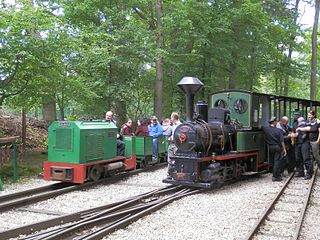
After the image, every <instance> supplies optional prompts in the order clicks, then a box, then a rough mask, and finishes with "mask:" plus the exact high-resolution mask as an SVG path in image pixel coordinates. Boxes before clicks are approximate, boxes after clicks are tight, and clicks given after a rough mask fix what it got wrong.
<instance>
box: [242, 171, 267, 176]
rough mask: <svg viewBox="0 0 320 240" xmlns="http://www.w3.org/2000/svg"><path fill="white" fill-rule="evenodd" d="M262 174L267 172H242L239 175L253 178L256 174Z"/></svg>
mask: <svg viewBox="0 0 320 240" xmlns="http://www.w3.org/2000/svg"><path fill="white" fill-rule="evenodd" d="M263 173H268V171H267V170H263V171H260V172H244V173H242V174H241V176H254V175H258V174H263Z"/></svg>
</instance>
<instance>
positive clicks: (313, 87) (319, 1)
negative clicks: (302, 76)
mask: <svg viewBox="0 0 320 240" xmlns="http://www.w3.org/2000/svg"><path fill="white" fill-rule="evenodd" d="M319 11H320V0H316V4H315V14H314V23H313V29H312V55H311V76H310V99H311V100H316V98H317V92H318V85H317V57H318V55H317V53H318V41H317V39H318V38H317V35H318V24H319Z"/></svg>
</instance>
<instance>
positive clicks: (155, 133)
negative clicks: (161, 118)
mask: <svg viewBox="0 0 320 240" xmlns="http://www.w3.org/2000/svg"><path fill="white" fill-rule="evenodd" d="M150 120H151V123H150V125H149V126H148V131H149V136H152V137H153V143H152V158H153V159H154V160H155V159H156V158H157V156H158V137H159V136H162V135H163V129H162V126H161V124H159V122H158V118H157V117H156V116H152V117H151V118H150Z"/></svg>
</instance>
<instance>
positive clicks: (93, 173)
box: [89, 165, 103, 182]
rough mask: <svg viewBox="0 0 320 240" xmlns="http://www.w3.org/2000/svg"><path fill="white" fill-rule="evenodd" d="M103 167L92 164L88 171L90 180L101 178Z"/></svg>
mask: <svg viewBox="0 0 320 240" xmlns="http://www.w3.org/2000/svg"><path fill="white" fill-rule="evenodd" d="M102 171H103V168H102V166H100V165H94V166H93V167H92V168H91V169H90V171H89V178H90V180H92V181H95V182H96V181H98V180H99V179H100V178H101V175H102Z"/></svg>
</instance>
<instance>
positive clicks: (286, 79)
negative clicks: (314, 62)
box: [282, 0, 300, 96]
mask: <svg viewBox="0 0 320 240" xmlns="http://www.w3.org/2000/svg"><path fill="white" fill-rule="evenodd" d="M299 2H300V0H296V3H295V6H294V16H295V17H294V18H293V23H294V24H295V25H296V24H297V19H298V15H299V12H298V9H299ZM295 38H296V35H295V34H294V35H292V36H291V39H292V41H294V39H295ZM292 52H293V47H292V44H289V50H288V59H287V62H286V64H285V65H286V67H285V69H287V72H286V75H285V77H284V85H283V92H282V95H284V96H288V92H289V78H290V74H289V73H290V69H291V59H292Z"/></svg>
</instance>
